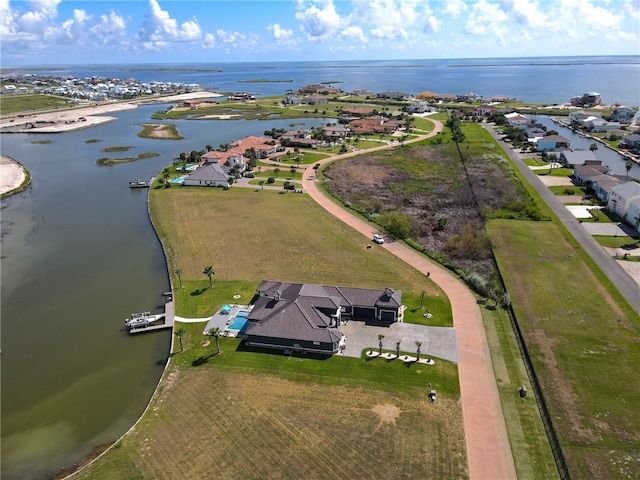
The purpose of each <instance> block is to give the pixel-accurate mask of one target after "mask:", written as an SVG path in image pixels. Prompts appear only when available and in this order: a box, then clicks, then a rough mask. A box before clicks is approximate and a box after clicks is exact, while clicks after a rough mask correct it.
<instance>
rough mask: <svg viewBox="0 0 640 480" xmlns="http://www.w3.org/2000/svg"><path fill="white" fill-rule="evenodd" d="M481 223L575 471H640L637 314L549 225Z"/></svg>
mask: <svg viewBox="0 0 640 480" xmlns="http://www.w3.org/2000/svg"><path fill="white" fill-rule="evenodd" d="M488 229H489V233H490V235H491V238H492V241H493V242H494V247H495V253H496V256H497V259H498V263H499V265H500V270H501V272H502V275H503V276H504V278H505V281H506V283H507V285H508V286H509V293H510V295H511V300H512V303H513V307H514V310H515V312H516V316H517V318H518V321H519V323H520V327H521V329H522V331H523V333H524V336H525V340H526V342H527V345H528V348H529V352H530V354H531V356H532V360H533V363H534V365H535V368H536V372H537V375H538V378H539V379H540V382H541V385H542V389H543V392H544V394H545V398H546V400H547V404H548V406H549V409H550V412H551V415H552V418H553V421H554V426H555V429H556V432H557V433H558V436H559V438H560V442H561V445H562V448H563V452H564V454H565V457H566V459H567V463H568V465H569V468H570V471H571V472H572V474H573V476H574V478H594V479H609V478H639V477H640V462H638V459H639V458H640V433H639V432H640V409H638V408H636V407H635V406H636V405H638V404H640V383H639V382H638V381H637V367H638V365H639V364H640V342H638V338H640V336H639V333H640V332H639V330H640V318H639V317H638V315H637V313H636V312H635V311H634V310H633V309H632V308H631V307H630V306H629V305H628V304H627V303H626V302H625V301H624V299H623V298H622V297H621V296H620V294H619V293H618V292H617V291H616V290H615V289H614V288H613V286H612V285H611V283H610V282H609V281H608V279H607V278H606V277H605V276H604V275H603V274H602V272H601V271H600V270H599V269H597V268H596V267H595V266H594V265H593V262H592V261H591V260H590V259H589V258H588V257H587V256H586V254H585V253H584V252H583V251H582V250H581V249H579V248H577V247H576V245H575V243H574V241H573V240H568V239H567V237H565V234H564V233H563V231H562V230H561V228H560V227H558V225H557V224H556V223H554V222H538V223H535V224H533V223H531V222H525V221H523V222H507V221H502V220H495V221H491V222H490V223H489V226H488Z"/></svg>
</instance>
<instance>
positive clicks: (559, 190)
mask: <svg viewBox="0 0 640 480" xmlns="http://www.w3.org/2000/svg"><path fill="white" fill-rule="evenodd" d="M549 190H551V191H552V192H553V193H554V194H555V195H574V196H575V197H576V202H580V201H582V196H583V195H584V194H585V193H586V192H585V187H577V186H575V185H560V186H552V187H549Z"/></svg>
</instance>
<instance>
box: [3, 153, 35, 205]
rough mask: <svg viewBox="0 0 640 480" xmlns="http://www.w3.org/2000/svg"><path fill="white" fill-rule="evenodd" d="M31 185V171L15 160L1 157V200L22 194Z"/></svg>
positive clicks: (4, 156)
mask: <svg viewBox="0 0 640 480" xmlns="http://www.w3.org/2000/svg"><path fill="white" fill-rule="evenodd" d="M30 184H31V175H30V174H29V171H28V170H27V169H26V168H25V167H24V166H23V165H22V164H21V163H20V162H19V161H17V160H16V159H15V158H11V157H8V156H6V155H1V156H0V198H2V199H5V198H7V197H10V196H11V195H15V194H16V193H20V192H22V191H23V190H24V189H25V188H27V187H28V186H29V185H30Z"/></svg>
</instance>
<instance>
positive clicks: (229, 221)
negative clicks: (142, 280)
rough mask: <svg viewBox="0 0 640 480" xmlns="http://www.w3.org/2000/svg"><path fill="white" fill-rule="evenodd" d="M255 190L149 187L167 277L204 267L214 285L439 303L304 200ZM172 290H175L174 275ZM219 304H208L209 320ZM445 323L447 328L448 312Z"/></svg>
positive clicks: (411, 275) (396, 264)
mask: <svg viewBox="0 0 640 480" xmlns="http://www.w3.org/2000/svg"><path fill="white" fill-rule="evenodd" d="M256 190H257V191H254V190H250V189H240V188H238V189H233V188H232V189H230V190H222V189H207V188H187V187H182V188H169V189H154V190H153V191H152V192H151V196H150V205H151V211H152V214H153V223H154V225H155V227H156V229H157V230H158V233H159V235H160V238H162V239H164V241H165V245H164V247H165V252H166V254H167V257H168V262H169V266H170V271H171V272H174V271H175V270H176V269H181V270H182V278H183V280H186V281H189V280H205V281H206V280H207V279H206V277H205V276H204V275H203V274H202V271H203V269H204V267H205V266H207V265H212V266H213V267H214V269H215V275H214V281H216V282H217V281H219V280H223V281H231V280H233V281H237V280H244V281H251V282H259V281H260V280H263V279H274V280H283V281H294V282H308V283H325V284H329V285H344V286H360V287H372V288H373V287H375V288H378V287H379V288H385V287H389V286H390V287H392V288H395V289H398V290H402V291H403V293H404V294H413V295H420V294H421V292H422V290H425V292H426V296H427V300H429V299H430V298H434V299H444V298H446V297H445V295H444V293H443V292H442V290H440V288H439V287H438V286H437V285H435V284H434V283H433V282H432V281H430V280H429V279H428V278H426V277H425V276H424V274H423V273H421V272H419V271H417V270H415V269H414V268H412V267H410V266H408V265H406V264H405V263H403V262H401V261H399V260H398V259H396V258H395V257H394V256H393V255H392V254H390V253H389V252H387V251H386V250H384V249H381V248H372V249H367V248H366V246H367V245H368V244H369V243H370V242H369V239H367V238H365V237H364V236H362V235H361V234H359V233H357V232H356V231H354V230H352V229H351V228H350V227H348V226H346V225H344V224H343V223H342V222H339V221H337V220H336V219H335V218H334V217H333V216H332V215H330V214H329V213H327V212H326V211H325V210H324V209H322V208H321V207H320V206H318V205H317V204H316V203H315V202H313V200H311V198H309V197H308V196H307V195H296V194H285V195H280V194H279V193H278V192H273V191H267V190H264V191H260V190H259V189H256ZM185 206H188V209H187V211H185ZM157 212H162V214H161V215H159V214H157ZM173 284H174V286H175V285H177V284H178V279H177V277H176V276H175V274H174V276H173ZM227 301H228V300H227ZM438 301H442V300H438ZM446 303H447V304H448V300H447V301H446ZM219 306H220V305H212V306H211V307H210V308H211V309H212V310H211V311H210V313H209V315H210V314H212V313H213V312H215V310H216V309H217V308H219ZM183 308H185V303H183V302H181V301H180V298H179V297H178V304H177V312H176V313H177V314H178V315H182V316H186V315H183V313H182V309H183ZM446 318H447V323H448V324H449V325H451V324H452V323H451V322H452V320H451V314H450V313H449V315H448V316H447V317H446Z"/></svg>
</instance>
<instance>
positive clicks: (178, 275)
mask: <svg viewBox="0 0 640 480" xmlns="http://www.w3.org/2000/svg"><path fill="white" fill-rule="evenodd" d="M174 273H175V274H176V275H177V277H178V282H180V288H182V269H181V268H176V270H175V272H174Z"/></svg>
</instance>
